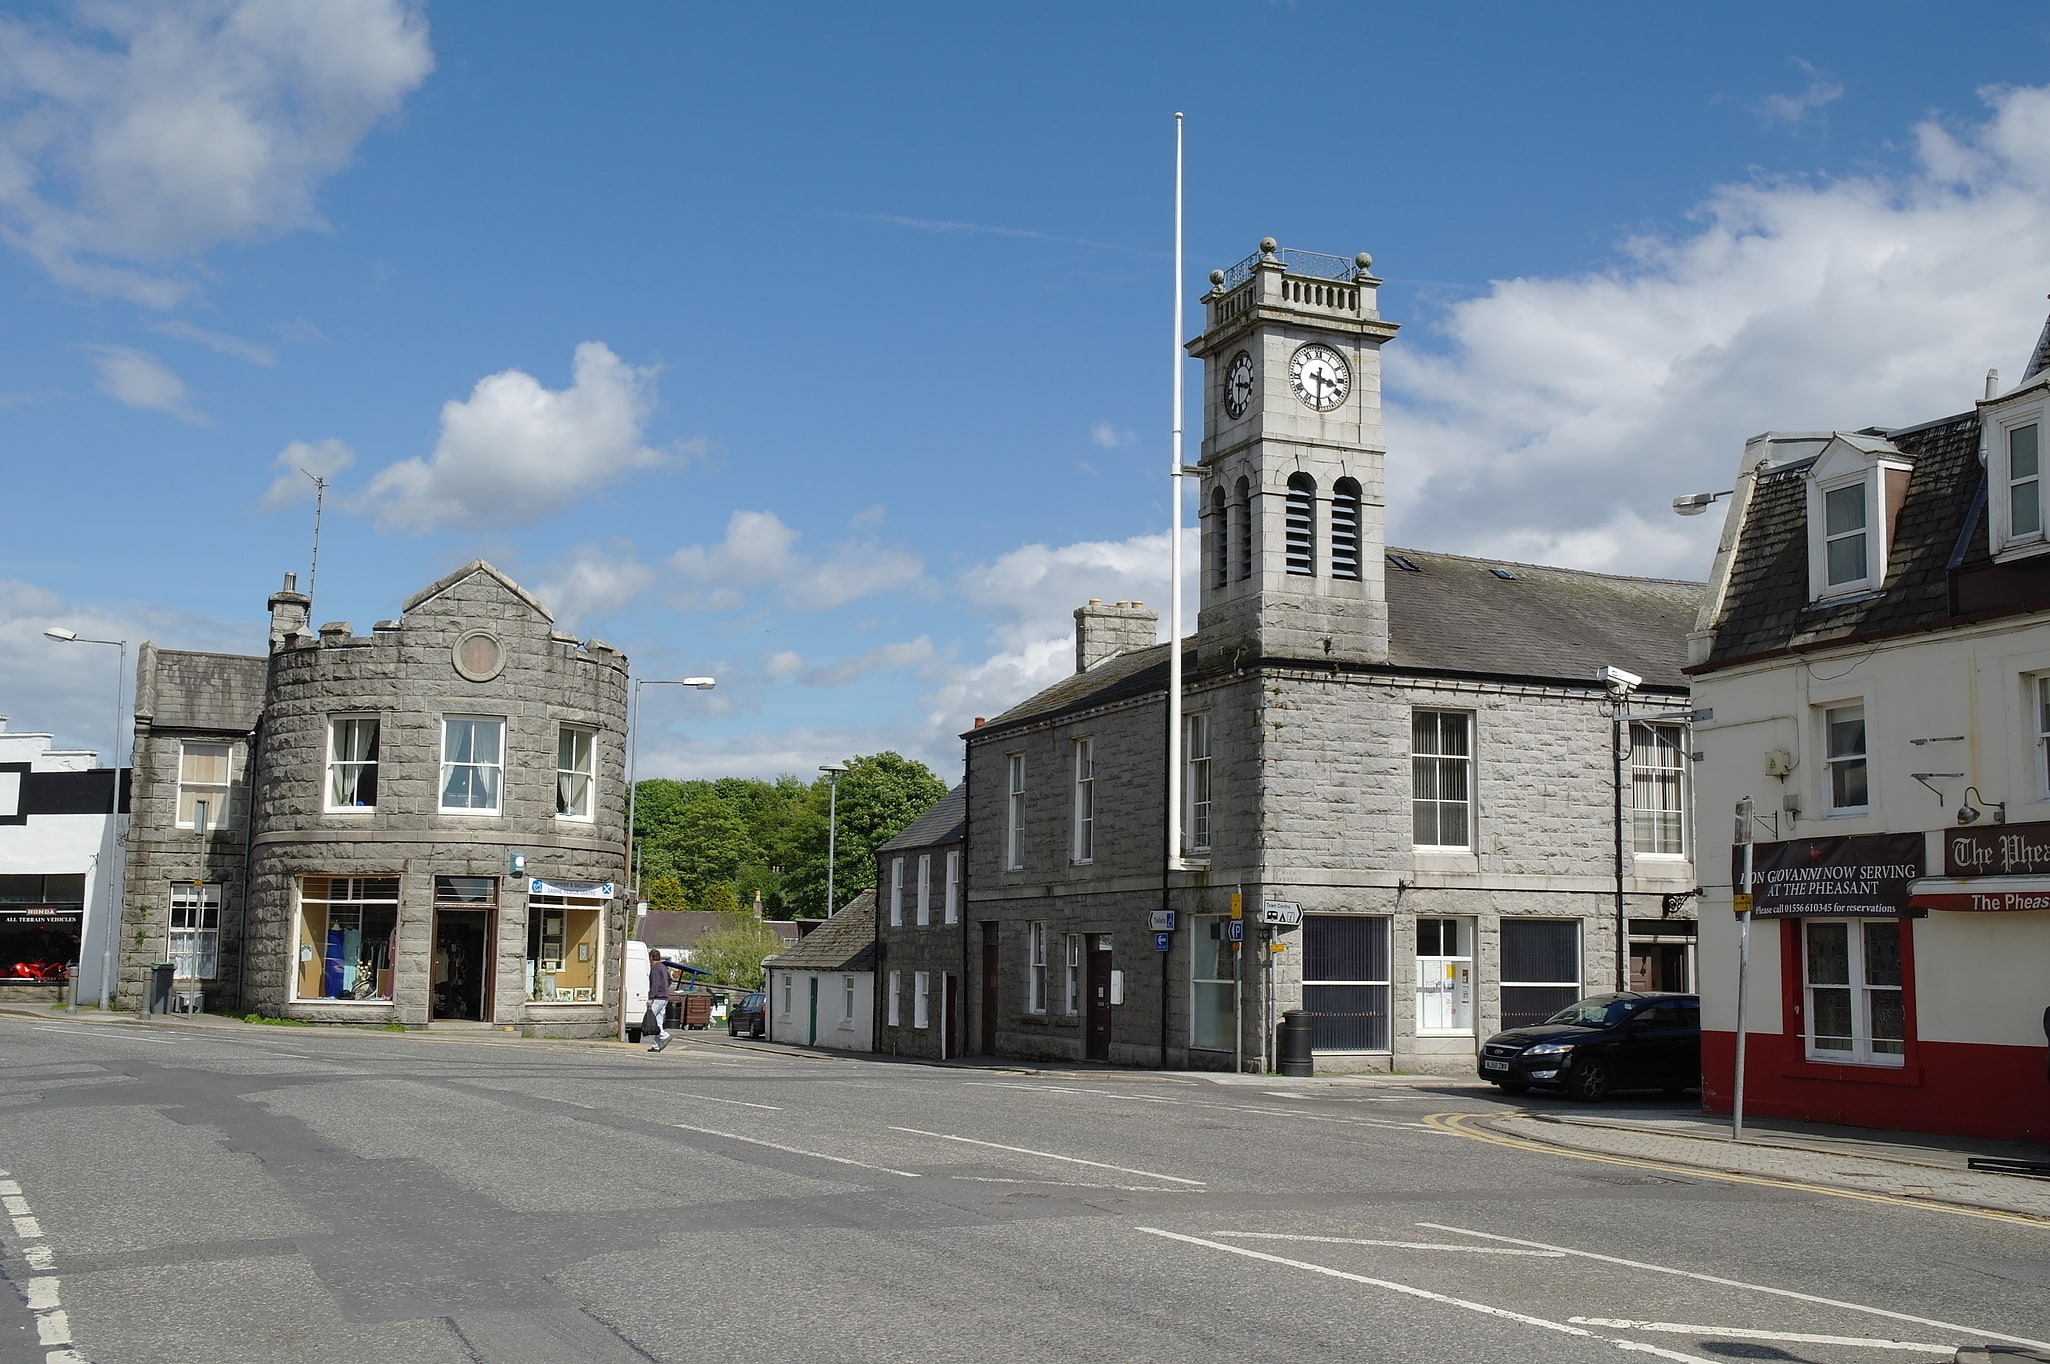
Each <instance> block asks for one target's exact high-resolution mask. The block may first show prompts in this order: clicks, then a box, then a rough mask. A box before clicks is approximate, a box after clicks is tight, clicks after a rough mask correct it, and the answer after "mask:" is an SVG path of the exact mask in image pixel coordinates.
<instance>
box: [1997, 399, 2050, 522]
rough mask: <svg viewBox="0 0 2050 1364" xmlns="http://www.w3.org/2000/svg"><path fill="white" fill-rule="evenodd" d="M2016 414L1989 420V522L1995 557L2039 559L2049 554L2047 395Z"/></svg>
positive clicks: (2049, 413) (2049, 508) (2049, 510)
mask: <svg viewBox="0 0 2050 1364" xmlns="http://www.w3.org/2000/svg"><path fill="white" fill-rule="evenodd" d="M2030 397H2031V399H2032V401H2030V402H2028V403H2027V404H2026V405H2023V406H2019V407H2016V408H2014V409H2013V410H2011V411H2009V412H2006V413H2003V414H2000V415H1995V414H1993V413H1988V414H1987V415H1986V475H1987V479H1986V481H1987V498H1986V502H1987V512H1988V513H1989V515H1988V517H1987V520H1988V522H1989V525H1988V529H1989V530H1990V531H1991V532H1992V546H1993V553H1994V554H1995V555H1996V556H2003V555H2007V554H2010V553H2012V554H2038V553H2041V552H2043V551H2044V550H2045V549H2050V539H2046V538H2045V536H2044V533H2043V532H2044V522H2045V520H2046V517H2045V515H2044V514H2045V512H2050V507H2046V506H2045V505H2044V494H2043V488H2044V480H2043V427H2044V425H2045V422H2046V419H2050V410H2046V408H2045V404H2044V402H2043V390H2042V389H2041V388H2036V389H2035V390H2034V391H2033V392H2032V393H2031V395H2030Z"/></svg>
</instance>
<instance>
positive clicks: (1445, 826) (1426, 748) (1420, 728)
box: [1409, 710, 1473, 851]
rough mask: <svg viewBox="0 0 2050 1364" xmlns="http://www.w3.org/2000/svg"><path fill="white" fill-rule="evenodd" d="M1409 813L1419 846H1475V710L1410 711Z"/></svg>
mask: <svg viewBox="0 0 2050 1364" xmlns="http://www.w3.org/2000/svg"><path fill="white" fill-rule="evenodd" d="M1409 731H1410V747H1409V752H1410V759H1409V763H1410V814H1411V825H1412V837H1413V840H1414V842H1415V845H1416V846H1417V847H1419V848H1454V849H1459V850H1461V851H1464V850H1466V849H1468V848H1471V847H1472V846H1473V716H1472V715H1471V714H1469V713H1468V712H1466V711H1458V710H1420V711H1417V712H1415V713H1414V714H1412V715H1411V716H1410V721H1409Z"/></svg>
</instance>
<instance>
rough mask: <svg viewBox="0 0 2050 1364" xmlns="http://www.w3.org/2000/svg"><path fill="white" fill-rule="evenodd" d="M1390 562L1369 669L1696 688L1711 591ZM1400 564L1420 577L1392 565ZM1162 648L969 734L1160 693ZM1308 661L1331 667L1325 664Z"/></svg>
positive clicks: (1442, 562) (1477, 565)
mask: <svg viewBox="0 0 2050 1364" xmlns="http://www.w3.org/2000/svg"><path fill="white" fill-rule="evenodd" d="M1388 555H1389V558H1390V560H1391V562H1390V563H1389V564H1388V568H1387V584H1388V634H1389V641H1388V663H1387V665H1386V666H1385V668H1382V667H1376V668H1370V669H1367V671H1393V672H1402V673H1425V674H1431V675H1456V676H1461V677H1482V678H1491V679H1501V680H1505V681H1551V682H1571V683H1577V684H1592V682H1593V680H1594V672H1595V669H1597V668H1599V667H1601V666H1603V665H1604V664H1613V665H1615V666H1616V667H1619V668H1627V669H1629V670H1630V671H1631V672H1634V673H1636V674H1638V675H1639V676H1640V677H1642V678H1643V679H1644V685H1645V687H1646V688H1647V689H1658V688H1665V689H1670V690H1676V691H1684V690H1686V689H1687V688H1688V687H1689V685H1690V684H1689V682H1688V679H1687V676H1686V674H1685V673H1684V672H1683V671H1682V669H1683V668H1684V667H1685V666H1686V663H1687V632H1688V631H1690V630H1692V629H1693V628H1694V620H1695V614H1696V613H1697V612H1698V611H1699V610H1700V608H1701V597H1702V593H1703V591H1704V590H1705V589H1704V586H1703V584H1701V583H1690V582H1676V581H1672V580H1669V579H1664V578H1626V577H1619V576H1616V575H1613V574H1607V573H1585V572H1582V571H1580V570H1578V569H1570V568H1547V567H1544V566H1542V565H1538V564H1519V563H1512V562H1509V561H1507V560H1503V559H1476V558H1470V557H1468V556H1466V555H1461V554H1437V553H1433V552H1431V551H1429V550H1420V549H1390V550H1389V551H1388ZM1396 558H1401V559H1403V560H1405V561H1407V562H1408V563H1411V564H1414V565H1415V566H1416V569H1417V571H1415V572H1411V571H1409V570H1407V569H1402V568H1398V567H1396V566H1395V564H1394V563H1393V562H1392V561H1393V560H1394V559H1396ZM1496 570H1500V571H1501V572H1502V573H1506V574H1508V575H1509V576H1508V577H1506V578H1505V577H1501V576H1498V574H1497V572H1496ZM1167 650H1168V646H1167V645H1165V644H1155V645H1152V646H1151V647H1149V648H1145V649H1134V650H1132V651H1130V652H1128V653H1122V654H1115V655H1113V656H1112V657H1110V658H1108V659H1105V660H1104V661H1103V662H1101V663H1099V664H1097V665H1096V666H1095V667H1094V668H1091V669H1090V670H1089V671H1088V672H1086V673H1076V674H1073V675H1071V676H1068V677H1064V678H1062V679H1061V680H1060V681H1058V682H1056V683H1054V684H1053V685H1052V686H1050V687H1047V688H1046V689H1045V690H1044V691H1041V692H1039V693H1038V694H1037V695H1034V696H1031V697H1028V698H1026V699H1025V700H1024V701H1021V702H1020V703H1019V704H1017V705H1015V706H1013V707H1011V708H1010V709H1009V710H1007V711H1005V712H1004V713H1003V714H1001V715H999V716H997V717H996V718H995V719H993V720H991V721H989V722H988V723H987V724H986V725H984V726H983V728H982V729H980V730H971V731H970V732H969V735H968V736H967V737H969V738H974V737H976V736H977V735H980V734H985V733H991V732H996V731H999V730H1004V729H1010V728H1013V727H1015V726H1017V725H1020V724H1024V723H1026V722H1028V721H1031V720H1035V719H1039V718H1041V717H1043V716H1048V715H1059V714H1063V713H1065V712H1067V711H1071V710H1080V709H1083V708H1086V707H1092V706H1101V705H1109V704H1111V703H1113V702H1117V701H1122V700H1126V699H1129V698H1132V697H1139V696H1145V695H1148V694H1150V693H1155V692H1164V691H1165V690H1166V689H1167V671H1168V669H1167V664H1168V658H1167ZM1263 661H1265V662H1270V663H1284V664H1285V663H1287V662H1288V660H1286V659H1267V660H1263ZM1306 661H1307V662H1312V663H1314V664H1316V665H1317V666H1324V664H1323V660H1322V659H1315V660H1306ZM1182 666H1183V668H1184V669H1185V671H1186V673H1187V675H1188V676H1190V677H1195V676H1197V675H1198V673H1197V666H1196V651H1195V650H1194V649H1186V650H1185V652H1184V653H1183V656H1182ZM1349 670H1350V671H1360V669H1358V668H1356V667H1355V668H1351V669H1349Z"/></svg>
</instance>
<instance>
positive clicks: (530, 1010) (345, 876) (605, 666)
mask: <svg viewBox="0 0 2050 1364" xmlns="http://www.w3.org/2000/svg"><path fill="white" fill-rule="evenodd" d="M310 605H311V603H310V601H309V599H308V598H307V597H306V596H304V595H303V594H301V593H299V592H297V591H296V590H295V585H294V583H293V581H292V579H291V577H290V576H288V577H287V578H286V581H285V586H284V589H283V590H282V591H280V592H277V593H275V594H273V595H272V597H271V599H270V611H271V650H270V654H269V656H268V657H267V658H260V659H259V658H239V657H224V656H219V655H197V654H177V653H172V652H170V651H159V650H157V649H156V648H155V647H154V646H152V645H145V646H144V651H143V655H142V661H141V664H140V667H139V672H138V679H137V698H138V700H137V708H136V709H137V719H136V744H135V754H136V757H135V767H136V774H137V775H136V792H135V797H134V806H135V815H134V818H133V831H132V835H131V854H130V859H129V867H128V905H127V918H126V920H125V922H124V925H123V940H122V946H123V972H122V977H123V980H122V984H123V991H124V994H125V995H127V996H128V997H129V998H131V999H132V998H133V997H134V994H135V992H136V991H137V989H138V988H139V986H140V982H141V980H142V978H143V975H144V973H145V971H146V968H147V967H148V965H149V964H150V963H152V962H155V961H164V960H168V961H172V962H174V963H176V964H177V969H178V974H179V976H180V978H181V980H183V981H189V982H190V983H191V987H192V988H197V989H200V990H202V991H203V992H204V994H205V998H206V1002H207V1006H208V1007H209V1008H214V1009H254V1010H260V1011H261V1012H264V1013H267V1014H274V1015H278V1016H283V1017H292V1018H304V1019H309V1020H315V1021H326V1022H354V1023H381V1022H399V1023H405V1024H409V1025H419V1024H425V1023H428V1022H430V1021H436V1020H444V1021H451V1022H455V1021H466V1022H470V1023H474V1024H496V1025H501V1026H508V1027H518V1028H521V1029H523V1030H526V1031H545V1032H550V1033H556V1034H570V1035H580V1034H581V1035H603V1034H607V1033H609V1032H610V1031H611V1030H612V1029H613V1027H614V1026H615V1022H616V1020H615V1017H614V1016H615V1014H616V1010H617V1004H616V998H615V993H616V987H617V980H616V976H617V973H618V969H619V965H618V964H619V960H620V951H621V943H622V941H623V935H624V929H625V914H624V908H623V906H622V905H621V904H620V903H619V902H618V901H617V900H616V898H615V896H614V889H615V887H616V885H617V883H618V882H619V880H620V878H621V875H622V873H623V870H624V867H623V847H624V838H625V833H624V819H623V815H624V806H625V802H624V799H623V796H624V757H625V742H626V694H627V664H626V659H625V657H624V656H623V655H621V654H620V653H618V652H617V651H616V650H613V649H611V648H610V647H608V646H606V645H604V644H602V643H600V642H598V641H595V640H593V641H589V642H587V643H579V642H578V641H577V640H576V639H575V638H574V637H573V636H570V635H566V634H562V633H560V632H558V631H556V630H555V629H554V628H553V618H552V617H551V616H550V614H549V612H548V610H547V608H546V607H544V606H543V605H542V604H541V603H540V602H538V601H536V600H535V599H534V598H533V597H532V596H530V595H529V594H528V593H527V592H525V591H524V590H523V589H521V588H520V586H519V585H518V584H517V583H515V582H513V581H512V580H511V579H510V578H508V577H506V576H505V575H504V574H503V573H500V572H499V571H498V570H497V569H495V568H493V567H492V566H491V565H490V564H487V563H485V562H483V561H482V560H478V561H475V562H473V563H470V564H468V565H465V566H464V567H463V568H460V569H458V570H456V571H455V572H454V573H451V574H449V575H448V576H447V577H445V578H443V579H441V580H440V581H438V582H436V583H434V584H432V585H431V586H429V587H427V588H425V589H423V590H422V591H421V592H419V593H417V594H415V595H414V596H413V597H412V598H410V599H409V600H408V601H406V603H405V604H404V606H403V608H402V614H401V615H400V617H399V618H398V619H396V620H388V621H380V622H378V623H377V624H376V626H375V627H374V628H373V629H372V631H371V633H370V634H369V635H367V636H357V635H355V634H354V633H353V632H352V631H351V630H350V628H349V626H348V625H347V624H346V623H342V622H336V623H331V624H328V625H324V626H322V627H321V628H320V630H319V632H318V633H317V635H316V634H313V633H309V632H308V630H307V628H306V627H307V619H308V617H307V612H308V609H309V607H310Z"/></svg>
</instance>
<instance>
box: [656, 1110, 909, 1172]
mask: <svg viewBox="0 0 2050 1364" xmlns="http://www.w3.org/2000/svg"><path fill="white" fill-rule="evenodd" d="M669 1125H670V1126H671V1127H680V1128H682V1129H683V1130H684V1131H686V1132H699V1133H702V1134H703V1135H705V1136H708V1137H720V1138H722V1139H724V1140H726V1141H737V1142H741V1143H742V1144H744V1145H747V1146H766V1147H768V1148H769V1149H770V1150H771V1151H781V1152H783V1153H784V1154H786V1155H792V1156H806V1157H808V1158H810V1159H812V1160H829V1161H831V1162H833V1164H835V1165H852V1166H855V1167H856V1168H857V1169H862V1170H875V1171H877V1172H878V1173H881V1174H886V1175H902V1176H903V1177H904V1178H906V1179H917V1178H918V1175H917V1174H916V1173H914V1172H912V1171H910V1170H893V1169H891V1168H890V1167H889V1166H887V1165H870V1164H869V1163H868V1162H866V1161H861V1160H850V1159H848V1158H847V1157H846V1156H829V1155H827V1154H825V1153H824V1152H823V1151H804V1150H800V1149H798V1148H797V1147H795V1146H785V1145H783V1144H782V1143H781V1142H776V1141H763V1140H762V1139H761V1138H760V1137H743V1136H741V1135H740V1134H739V1133H738V1132H721V1131H719V1130H718V1129H717V1128H715V1127H693V1126H691V1125H690V1124H689V1123H687V1122H673V1123H670V1124H669Z"/></svg>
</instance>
